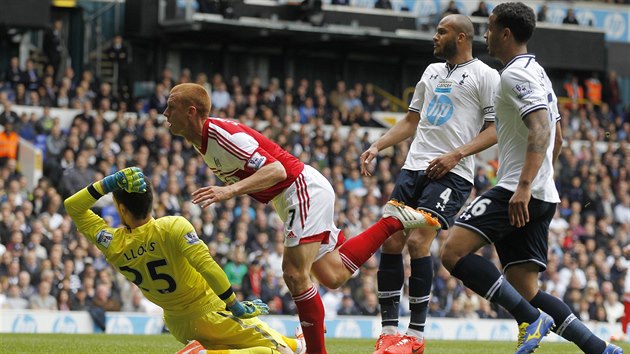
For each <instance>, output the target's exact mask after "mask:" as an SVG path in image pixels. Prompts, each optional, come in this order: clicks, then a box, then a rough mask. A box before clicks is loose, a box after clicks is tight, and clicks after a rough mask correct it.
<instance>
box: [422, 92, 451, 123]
mask: <svg viewBox="0 0 630 354" xmlns="http://www.w3.org/2000/svg"><path fill="white" fill-rule="evenodd" d="M453 110H454V106H453V101H451V99H450V98H448V96H446V95H435V97H433V99H432V100H431V102H429V107H428V108H427V111H426V114H427V120H428V121H429V123H431V124H433V125H442V124H444V123H446V122H448V120H449V119H451V117H452V116H453Z"/></svg>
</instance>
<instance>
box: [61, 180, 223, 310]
mask: <svg viewBox="0 0 630 354" xmlns="http://www.w3.org/2000/svg"><path fill="white" fill-rule="evenodd" d="M98 185H99V183H95V184H94V185H93V186H94V187H96V189H97V190H98V191H99V192H101V193H102V191H101V190H100V186H98ZM95 202H96V199H95V198H94V197H93V196H92V195H91V194H90V192H89V191H88V189H87V188H83V189H82V190H80V191H78V192H77V193H76V194H74V195H73V196H71V197H69V198H68V199H67V200H66V201H65V207H66V211H67V212H68V215H70V217H71V218H72V220H73V221H74V222H75V224H76V225H77V228H78V230H79V231H80V232H81V233H82V234H83V235H84V236H85V237H86V238H87V239H88V240H89V241H90V242H92V243H93V244H95V245H96V246H97V247H98V249H99V250H101V252H103V254H104V255H105V258H106V259H107V261H108V262H109V263H110V264H111V265H112V266H114V267H115V268H116V269H117V270H118V271H120V272H121V273H122V274H123V275H124V276H125V277H126V278H127V279H129V281H131V282H133V283H134V284H136V285H137V286H138V287H139V288H140V290H141V291H142V293H143V294H144V296H145V297H146V298H147V299H148V300H150V301H151V302H153V303H155V304H156V305H158V306H160V307H161V308H162V309H164V315H165V316H167V317H171V318H177V319H185V318H194V317H197V316H201V315H203V314H205V313H207V312H208V311H210V310H224V309H225V302H224V301H229V300H231V299H233V298H234V297H233V296H234V292H233V291H232V288H231V286H230V282H229V281H228V279H227V276H226V275H225V272H224V271H223V269H221V267H220V266H219V265H218V264H217V263H216V262H215V261H214V259H213V258H212V257H211V256H210V253H209V251H208V248H207V246H206V245H205V244H204V243H203V242H202V241H201V240H200V239H199V237H197V234H196V233H195V229H194V228H193V226H192V225H191V224H190V222H189V221H188V220H186V219H185V218H183V217H181V216H165V217H161V218H159V219H153V218H151V219H150V220H149V222H147V223H146V224H144V225H142V226H140V227H137V228H134V229H129V228H127V227H118V228H112V227H109V226H108V225H107V223H106V222H105V221H104V220H103V219H102V218H101V217H100V216H98V215H96V214H95V213H94V212H93V211H91V210H90V207H92V205H93V204H94V203H95Z"/></svg>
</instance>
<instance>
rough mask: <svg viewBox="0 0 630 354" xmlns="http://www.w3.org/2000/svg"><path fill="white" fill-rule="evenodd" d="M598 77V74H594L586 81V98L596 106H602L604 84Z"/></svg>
mask: <svg viewBox="0 0 630 354" xmlns="http://www.w3.org/2000/svg"><path fill="white" fill-rule="evenodd" d="M597 76H598V75H597V73H595V72H594V73H592V75H591V77H589V78H588V79H586V80H584V87H585V88H586V98H588V100H589V101H590V102H591V103H592V104H594V105H600V104H601V103H602V83H601V81H599V78H598V77H597Z"/></svg>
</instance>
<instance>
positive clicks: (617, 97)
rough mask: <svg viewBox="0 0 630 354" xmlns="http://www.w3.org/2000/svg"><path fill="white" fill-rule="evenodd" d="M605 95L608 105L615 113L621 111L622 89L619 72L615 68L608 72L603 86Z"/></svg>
mask: <svg viewBox="0 0 630 354" xmlns="http://www.w3.org/2000/svg"><path fill="white" fill-rule="evenodd" d="M603 96H604V97H605V98H606V99H605V102H606V103H608V106H610V109H611V110H612V111H613V112H614V113H615V114H619V113H621V107H620V103H621V91H620V89H619V79H618V78H617V72H616V71H614V70H611V71H609V72H608V76H607V79H606V82H605V83H604V87H603Z"/></svg>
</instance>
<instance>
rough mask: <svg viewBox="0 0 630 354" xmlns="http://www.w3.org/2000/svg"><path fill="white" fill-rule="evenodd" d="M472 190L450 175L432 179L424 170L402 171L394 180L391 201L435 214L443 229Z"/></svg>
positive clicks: (465, 183) (450, 221) (446, 227)
mask: <svg viewBox="0 0 630 354" xmlns="http://www.w3.org/2000/svg"><path fill="white" fill-rule="evenodd" d="M472 187H473V185H472V183H470V182H468V181H467V180H466V179H464V178H463V177H460V176H458V175H456V174H454V173H452V172H449V173H447V174H446V175H445V176H444V177H442V178H440V179H438V180H433V179H430V178H428V177H427V176H426V175H425V174H424V171H411V170H405V169H403V170H401V171H400V174H399V175H398V178H397V179H396V187H394V190H393V191H392V195H391V199H395V200H397V201H399V202H403V203H405V204H406V205H408V206H410V207H412V208H418V209H420V210H424V211H427V212H429V213H431V214H433V215H435V216H436V217H437V218H439V219H440V224H442V228H443V229H444V230H447V229H448V228H449V226H450V225H452V224H453V220H454V219H455V215H457V213H458V212H459V210H460V209H461V208H462V206H463V205H464V203H466V200H468V196H469V195H470V191H471V190H472Z"/></svg>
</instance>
